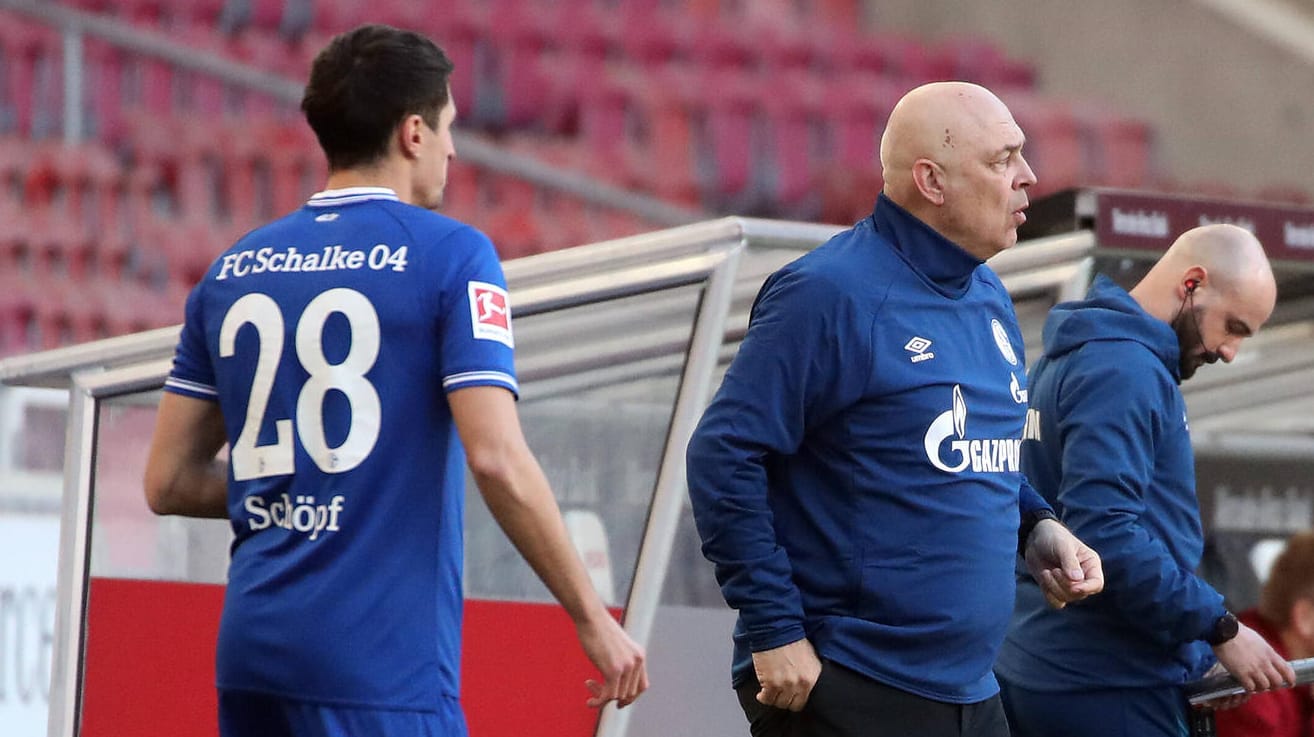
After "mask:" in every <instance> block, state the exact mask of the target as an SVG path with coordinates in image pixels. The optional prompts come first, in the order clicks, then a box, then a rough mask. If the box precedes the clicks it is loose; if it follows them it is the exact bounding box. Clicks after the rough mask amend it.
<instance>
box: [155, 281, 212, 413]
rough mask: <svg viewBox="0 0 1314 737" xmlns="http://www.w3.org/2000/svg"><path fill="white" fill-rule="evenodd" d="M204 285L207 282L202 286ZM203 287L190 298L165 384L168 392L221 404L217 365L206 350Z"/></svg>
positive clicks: (198, 286)
mask: <svg viewBox="0 0 1314 737" xmlns="http://www.w3.org/2000/svg"><path fill="white" fill-rule="evenodd" d="M202 284H204V282H202ZM201 286H202V285H197V287H196V288H195V289H193V290H192V292H191V294H189V295H187V306H186V308H185V309H184V313H183V314H184V317H183V328H182V335H181V336H179V338H178V347H177V349H176V350H175V351H174V355H173V369H172V370H171V371H170V372H169V378H167V379H165V381H164V390H165V391H167V392H173V393H174V394H180V395H182V396H184V397H192V398H194V399H207V400H209V401H212V402H216V401H218V400H219V393H218V391H217V390H216V389H215V378H214V364H213V363H212V362H211V360H210V351H209V349H207V348H206V346H205V322H204V320H203V319H202V314H201V309H202V308H201V305H202V298H201Z"/></svg>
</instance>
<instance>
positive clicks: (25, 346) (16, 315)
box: [0, 236, 38, 356]
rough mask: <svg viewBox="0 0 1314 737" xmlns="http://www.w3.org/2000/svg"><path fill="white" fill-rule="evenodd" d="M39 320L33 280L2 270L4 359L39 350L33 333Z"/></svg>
mask: <svg viewBox="0 0 1314 737" xmlns="http://www.w3.org/2000/svg"><path fill="white" fill-rule="evenodd" d="M2 237H3V236H0V238H2ZM35 319H36V299H35V297H34V295H33V294H32V289H31V284H30V282H29V280H27V279H26V278H24V277H23V276H21V275H20V274H17V273H15V272H13V271H8V270H0V356H12V355H16V354H19V353H27V352H29V351H32V350H35V349H36V348H38V346H37V345H36V337H37V336H36V335H35V334H34V332H33V323H34V322H35Z"/></svg>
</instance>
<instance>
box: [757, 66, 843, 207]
mask: <svg viewBox="0 0 1314 737" xmlns="http://www.w3.org/2000/svg"><path fill="white" fill-rule="evenodd" d="M759 98H760V99H763V100H764V101H765V103H766V104H765V108H766V111H767V125H768V130H769V132H768V135H767V144H768V145H767V148H766V150H765V151H763V152H761V153H760V154H759V156H761V157H765V158H766V159H767V160H768V162H769V163H768V164H767V167H768V168H767V171H768V172H770V175H771V180H772V181H771V185H770V194H769V196H770V199H771V200H772V202H773V203H774V204H775V206H776V207H778V208H781V209H782V210H783V211H784V212H785V213H787V214H789V215H791V216H792V217H795V218H800V219H806V218H807V216H808V215H809V214H815V212H810V211H814V210H815V204H811V205H810V204H808V203H807V202H806V201H807V200H815V197H814V196H813V195H814V194H815V192H816V190H815V187H814V184H815V182H814V174H815V170H816V169H819V168H821V162H820V158H821V156H822V155H823V152H822V151H821V141H822V140H823V139H824V137H825V133H826V119H827V112H828V110H829V109H830V108H829V101H828V100H827V99H826V96H825V93H824V91H823V90H822V89H821V88H820V87H819V85H817V84H816V80H815V79H814V78H813V77H812V75H810V74H806V73H798V72H796V73H793V74H786V75H779V76H773V77H770V78H768V84H767V85H766V86H764V88H762V89H761V91H760V92H759Z"/></svg>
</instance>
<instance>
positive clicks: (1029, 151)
mask: <svg viewBox="0 0 1314 737" xmlns="http://www.w3.org/2000/svg"><path fill="white" fill-rule="evenodd" d="M1001 97H1002V98H1003V100H1004V102H1005V103H1007V104H1008V107H1009V109H1010V110H1011V111H1012V112H1013V118H1014V119H1015V120H1016V121H1017V124H1018V125H1019V126H1020V127H1021V128H1022V132H1023V133H1025V134H1026V137H1027V145H1026V148H1025V149H1024V150H1023V153H1024V155H1025V156H1026V158H1027V161H1028V163H1030V164H1031V168H1032V169H1033V170H1034V171H1035V173H1036V180H1037V181H1036V184H1035V185H1034V186H1033V187H1032V188H1031V191H1032V197H1033V198H1035V197H1039V196H1043V195H1045V194H1050V193H1052V192H1057V191H1059V190H1063V189H1067V188H1070V187H1075V186H1079V185H1082V184H1091V183H1093V181H1092V177H1091V172H1090V171H1089V170H1088V169H1087V164H1086V153H1085V150H1084V144H1083V140H1082V132H1081V123H1080V120H1079V119H1078V118H1077V117H1076V115H1075V114H1074V113H1073V111H1072V109H1071V108H1070V107H1069V106H1068V104H1067V103H1066V102H1063V101H1056V100H1051V99H1047V98H1041V97H1037V96H1035V95H1033V94H1031V93H1029V92H1026V91H1016V92H1004V93H1002V94H1001Z"/></svg>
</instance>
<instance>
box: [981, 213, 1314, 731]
mask: <svg viewBox="0 0 1314 737" xmlns="http://www.w3.org/2000/svg"><path fill="white" fill-rule="evenodd" d="M1276 298H1277V287H1276V284H1275V282H1274V279H1273V272H1272V269H1271V267H1270V266H1269V264H1268V259H1267V257H1266V256H1265V255H1264V250H1263V247H1262V246H1261V245H1260V243H1259V241H1258V240H1256V239H1255V237H1254V236H1253V235H1252V234H1251V233H1250V232H1249V231H1246V230H1244V229H1242V228H1239V227H1236V226H1233V225H1207V226H1202V227H1198V228H1194V229H1192V230H1188V231H1186V232H1185V233H1183V234H1182V235H1181V236H1180V237H1179V238H1178V239H1177V240H1176V241H1175V242H1174V243H1173V245H1172V246H1171V247H1170V248H1169V249H1168V250H1167V252H1165V253H1164V255H1163V257H1162V258H1161V259H1160V260H1159V261H1158V263H1156V264H1155V265H1154V266H1153V267H1152V268H1151V269H1150V271H1149V272H1148V273H1147V274H1146V275H1145V277H1144V278H1143V279H1142V280H1141V281H1140V282H1139V283H1138V284H1137V285H1136V286H1135V287H1134V288H1132V289H1131V291H1130V292H1129V291H1125V290H1123V289H1122V288H1121V287H1119V286H1118V285H1117V284H1115V283H1114V282H1113V281H1112V280H1110V279H1109V278H1107V277H1104V276H1100V277H1098V278H1097V279H1096V280H1095V283H1094V284H1093V285H1092V287H1091V290H1090V293H1089V294H1088V295H1087V298H1086V299H1085V300H1083V301H1078V302H1069V303H1064V304H1060V305H1058V306H1056V307H1055V308H1054V309H1053V311H1052V312H1051V313H1050V315H1049V318H1048V320H1047V321H1046V323H1045V330H1044V343H1045V353H1044V355H1043V356H1042V357H1041V358H1040V359H1039V360H1038V361H1037V362H1036V364H1035V366H1034V367H1032V369H1031V372H1030V375H1029V377H1028V385H1029V391H1030V396H1029V401H1030V407H1029V409H1030V411H1031V412H1032V413H1033V418H1032V420H1030V421H1029V422H1028V426H1029V427H1032V426H1034V427H1035V430H1034V431H1033V432H1030V433H1029V434H1028V439H1027V440H1024V441H1023V443H1022V449H1021V455H1022V468H1023V471H1025V472H1026V474H1027V477H1028V479H1029V480H1030V481H1031V483H1032V485H1034V486H1035V488H1036V490H1037V491H1039V492H1040V494H1041V495H1042V496H1043V497H1045V500H1046V501H1048V502H1049V503H1050V505H1051V506H1052V507H1053V508H1054V511H1055V512H1056V513H1057V514H1058V515H1059V518H1060V519H1061V520H1062V522H1063V523H1064V524H1065V525H1067V526H1068V528H1069V529H1071V530H1072V532H1073V533H1075V534H1076V535H1077V536H1078V537H1079V538H1080V539H1081V540H1083V541H1085V542H1086V543H1087V544H1089V545H1090V546H1091V547H1093V548H1095V550H1096V551H1097V552H1098V553H1099V554H1100V556H1101V558H1102V559H1103V562H1104V573H1105V587H1104V593H1103V595H1102V596H1098V597H1092V598H1090V599H1087V600H1084V601H1080V602H1073V603H1072V604H1071V605H1069V606H1068V607H1067V609H1066V610H1064V611H1062V612H1058V611H1054V610H1052V609H1050V608H1049V607H1047V606H1046V605H1045V601H1044V597H1043V595H1042V594H1041V592H1040V591H1039V589H1038V588H1037V587H1036V586H1035V585H1034V584H1033V583H1031V582H1030V581H1029V580H1028V579H1029V577H1028V576H1026V575H1019V576H1018V594H1017V603H1016V607H1015V610H1014V615H1013V621H1012V624H1011V626H1010V629H1009V633H1008V636H1007V639H1006V640H1005V643H1004V646H1003V649H1002V650H1001V652H1000V655H999V659H998V661H997V662H996V668H995V673H996V676H997V677H998V679H999V682H1000V687H1001V690H1002V695H1003V699H1004V706H1005V710H1006V711H1007V713H1008V717H1009V722H1010V724H1011V726H1012V729H1013V735H1014V737H1051V736H1052V737H1058V736H1059V735H1062V736H1063V737H1086V736H1089V737H1097V736H1098V737H1107V735H1135V736H1136V737H1179V736H1181V735H1185V734H1187V724H1188V711H1187V705H1186V699H1185V696H1184V694H1183V692H1182V686H1183V684H1185V683H1186V682H1188V681H1191V680H1194V679H1197V678H1200V677H1202V676H1204V675H1205V673H1206V672H1207V671H1208V670H1209V669H1210V668H1211V667H1215V665H1216V664H1218V665H1221V667H1222V668H1225V669H1226V670H1227V671H1228V672H1229V673H1231V674H1232V675H1234V676H1236V677H1237V679H1238V680H1239V681H1240V682H1241V684H1242V685H1243V686H1245V688H1246V689H1247V690H1248V691H1250V692H1259V691H1266V690H1271V689H1275V688H1281V687H1283V686H1284V685H1286V684H1290V683H1293V682H1294V680H1295V673H1294V672H1293V671H1292V669H1291V666H1290V665H1289V664H1288V663H1287V662H1286V661H1285V659H1283V657H1282V656H1281V655H1279V654H1278V653H1277V652H1275V651H1274V649H1273V648H1272V647H1270V646H1269V644H1268V643H1267V642H1265V641H1264V639H1263V638H1262V637H1261V636H1260V635H1258V634H1257V633H1256V632H1255V631H1254V630H1252V629H1250V628H1249V627H1247V626H1246V625H1245V624H1242V623H1240V622H1238V621H1237V618H1236V617H1235V616H1233V615H1232V614H1231V613H1230V612H1228V611H1227V609H1226V608H1225V607H1224V605H1223V597H1222V595H1220V594H1219V593H1218V592H1217V591H1216V590H1214V588H1213V587H1211V586H1210V585H1209V584H1208V583H1207V582H1205V581H1204V580H1203V579H1201V578H1200V577H1199V576H1197V575H1196V574H1195V573H1194V571H1195V570H1196V568H1197V566H1198V565H1199V563H1200V557H1201V554H1202V552H1203V548H1204V539H1203V534H1202V531H1201V523H1200V510H1199V505H1198V502H1197V500H1196V493H1195V465H1194V457H1193V455H1192V452H1191V436H1190V426H1189V424H1188V418H1187V415H1186V403H1185V401H1184V400H1183V398H1182V392H1181V389H1180V387H1179V385H1180V383H1181V382H1182V381H1185V380H1187V379H1189V378H1191V377H1192V376H1193V375H1194V374H1195V372H1196V370H1198V369H1199V368H1200V367H1201V366H1203V365H1204V364H1207V363H1215V362H1217V361H1219V360H1222V361H1223V362H1224V363H1230V362H1231V361H1232V360H1233V359H1234V358H1236V355H1237V351H1238V350H1240V347H1241V343H1242V342H1243V341H1244V340H1245V339H1246V338H1248V337H1250V336H1252V335H1254V334H1255V333H1256V332H1258V331H1259V329H1260V327H1261V326H1262V325H1263V324H1264V323H1265V322H1266V321H1267V320H1268V318H1269V316H1270V315H1271V314H1272V312H1273V307H1274V304H1275V302H1276ZM1024 572H1025V569H1023V568H1019V573H1024Z"/></svg>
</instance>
